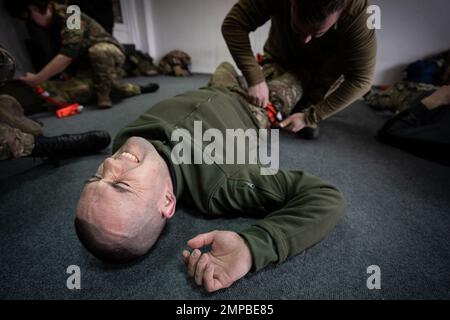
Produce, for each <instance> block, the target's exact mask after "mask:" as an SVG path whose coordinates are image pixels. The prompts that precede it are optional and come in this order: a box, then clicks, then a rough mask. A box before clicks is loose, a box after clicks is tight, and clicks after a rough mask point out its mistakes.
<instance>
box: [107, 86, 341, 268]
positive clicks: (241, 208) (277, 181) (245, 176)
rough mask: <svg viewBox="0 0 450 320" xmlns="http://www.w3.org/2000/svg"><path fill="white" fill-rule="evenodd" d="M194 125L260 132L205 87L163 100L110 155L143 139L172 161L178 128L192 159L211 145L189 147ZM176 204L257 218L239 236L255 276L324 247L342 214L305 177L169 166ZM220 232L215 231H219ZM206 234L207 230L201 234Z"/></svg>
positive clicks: (238, 106)
mask: <svg viewBox="0 0 450 320" xmlns="http://www.w3.org/2000/svg"><path fill="white" fill-rule="evenodd" d="M194 121H202V124H203V132H205V131H206V130H208V129H218V130H220V131H221V132H223V133H225V130H227V129H239V128H241V129H257V126H256V123H255V121H254V119H253V118H252V115H251V114H250V112H249V111H248V110H247V107H246V105H245V102H244V101H241V100H240V99H239V98H238V97H235V96H232V95H231V94H230V92H229V91H227V90H226V89H222V88H204V89H200V90H196V91H191V92H187V93H185V94H182V95H179V96H177V97H175V98H173V99H168V100H166V101H163V102H161V103H159V104H157V105H156V106H154V107H153V108H152V109H151V110H149V111H148V112H146V113H144V114H143V115H142V116H141V117H140V118H139V119H138V120H136V121H135V122H134V123H133V124H131V125H129V126H128V127H126V128H125V129H123V130H122V131H121V132H120V133H119V134H118V136H117V137H116V139H115V142H114V147H113V149H114V152H115V150H117V149H118V148H120V146H121V145H123V144H124V143H125V141H126V140H127V139H128V138H130V137H133V136H139V137H143V138H146V139H148V140H149V141H151V142H152V144H153V145H154V146H155V147H156V148H157V150H158V151H159V152H160V153H163V154H164V155H165V156H166V157H165V158H168V159H171V150H172V149H173V148H174V147H175V145H177V143H178V141H171V136H172V132H173V131H174V130H175V129H186V130H187V131H188V132H190V133H191V135H192V143H191V146H192V154H194V152H198V151H201V150H203V148H204V147H205V146H206V145H208V144H209V142H203V141H197V140H194V139H195V136H194ZM173 169H174V171H175V176H176V186H177V187H176V188H177V192H176V196H177V200H178V202H179V203H184V204H185V205H190V206H194V207H195V208H196V209H197V210H198V211H199V212H201V213H202V214H204V215H212V216H222V215H233V216H236V215H245V216H250V217H253V218H256V219H259V220H258V221H257V222H256V223H255V224H254V226H252V227H250V228H247V229H245V230H242V231H241V232H240V233H239V234H240V235H241V236H242V237H243V238H244V239H245V240H246V242H247V244H248V245H249V248H250V251H251V252H252V257H253V270H254V271H256V270H260V269H262V268H263V267H265V266H267V265H268V264H271V263H281V262H283V261H285V260H286V259H287V258H289V257H291V256H294V255H296V254H298V253H300V252H302V251H303V250H305V249H306V248H308V247H310V246H312V245H314V244H315V243H317V242H318V241H320V240H322V239H323V238H324V237H325V236H326V235H327V234H328V233H329V232H330V231H331V230H332V229H333V228H334V226H335V225H336V223H337V221H338V219H339V218H340V216H341V215H342V213H343V207H344V205H343V200H342V196H341V194H340V193H339V191H338V190H337V189H336V188H334V187H333V186H330V185H328V184H326V183H323V182H322V181H320V180H319V179H318V178H316V177H313V176H311V175H309V174H307V173H304V172H301V171H298V172H283V171H279V172H278V173H277V174H275V175H269V176H262V175H261V173H260V166H259V165H237V164H236V165H230V164H224V165H220V164H212V165H207V164H197V165H188V164H181V165H173ZM217 227H218V229H220V225H219V226H217ZM205 231H207V230H205Z"/></svg>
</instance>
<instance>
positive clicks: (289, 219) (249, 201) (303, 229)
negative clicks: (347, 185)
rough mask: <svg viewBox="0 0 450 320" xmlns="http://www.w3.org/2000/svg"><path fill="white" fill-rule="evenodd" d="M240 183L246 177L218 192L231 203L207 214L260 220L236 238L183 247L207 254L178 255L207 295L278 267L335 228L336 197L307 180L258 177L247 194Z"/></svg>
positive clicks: (218, 235)
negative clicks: (206, 248)
mask: <svg viewBox="0 0 450 320" xmlns="http://www.w3.org/2000/svg"><path fill="white" fill-rule="evenodd" d="M245 178H247V179H248V178H249V177H237V178H236V180H233V181H231V182H230V183H229V184H228V185H227V187H226V190H222V191H221V192H224V194H226V195H233V197H232V199H230V196H227V197H223V196H217V197H215V198H214V199H213V203H212V206H211V209H212V211H213V213H214V212H225V211H227V212H233V213H246V214H255V215H256V216H259V217H261V216H265V217H264V218H263V219H261V220H259V221H258V222H257V223H255V225H253V226H252V227H250V228H248V229H246V230H243V231H241V232H239V233H234V232H220V231H215V232H212V233H209V234H206V235H199V236H197V237H196V238H194V239H192V240H191V241H189V242H188V246H189V247H191V248H192V249H200V248H202V247H203V246H205V245H208V244H211V245H212V246H211V250H210V252H207V253H204V254H202V253H201V252H200V250H194V251H193V252H192V254H189V252H187V251H185V252H183V257H184V259H185V262H186V264H187V266H188V273H189V275H190V276H192V277H195V279H196V282H197V284H199V285H202V284H203V285H204V286H205V288H206V289H207V290H208V291H215V290H218V289H221V288H227V287H229V286H230V285H231V284H232V283H233V282H235V281H237V280H239V279H240V278H242V277H244V276H245V275H246V274H247V273H248V272H249V271H259V270H261V269H263V268H264V267H266V266H267V265H269V264H273V263H282V262H284V261H285V260H286V259H288V258H289V257H292V256H295V255H297V254H299V253H301V252H302V251H304V250H305V249H307V248H309V247H311V246H313V245H314V244H316V243H317V242H319V241H321V240H322V239H324V238H325V236H326V235H327V234H328V233H329V232H330V231H331V230H332V229H333V228H334V227H335V225H336V223H337V221H338V220H339V218H340V217H341V215H342V213H343V211H344V210H343V209H344V201H343V199H342V196H341V194H340V193H339V191H338V190H337V189H336V188H334V187H332V186H330V185H327V184H325V183H323V182H321V181H320V180H319V179H318V178H316V177H313V176H311V175H308V174H305V173H302V172H279V173H278V174H277V175H275V176H265V177H261V176H259V177H257V178H256V179H254V180H252V183H248V184H247V185H248V186H249V189H247V190H245V189H243V186H244V184H242V183H241V182H242V179H245ZM236 181H237V183H236ZM221 192H219V193H221ZM255 208H256V210H258V209H259V210H260V212H256V211H255ZM249 253H250V257H249Z"/></svg>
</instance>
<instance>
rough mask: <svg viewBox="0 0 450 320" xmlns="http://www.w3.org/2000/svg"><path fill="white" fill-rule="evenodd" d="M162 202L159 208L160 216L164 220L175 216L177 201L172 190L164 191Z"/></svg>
mask: <svg viewBox="0 0 450 320" xmlns="http://www.w3.org/2000/svg"><path fill="white" fill-rule="evenodd" d="M163 200H164V202H163V205H162V208H161V214H162V215H163V216H164V217H165V218H166V219H171V218H172V217H173V215H174V214H175V210H176V206H177V199H176V197H175V195H174V194H173V192H172V190H168V191H166V194H165V195H164V199H163Z"/></svg>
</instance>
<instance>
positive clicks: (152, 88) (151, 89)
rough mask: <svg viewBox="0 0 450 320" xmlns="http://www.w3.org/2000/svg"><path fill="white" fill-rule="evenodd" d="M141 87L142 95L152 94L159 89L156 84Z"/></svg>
mask: <svg viewBox="0 0 450 320" xmlns="http://www.w3.org/2000/svg"><path fill="white" fill-rule="evenodd" d="M140 87H141V93H142V94H146V93H153V92H156V91H158V89H159V84H157V83H149V84H147V85H145V86H140Z"/></svg>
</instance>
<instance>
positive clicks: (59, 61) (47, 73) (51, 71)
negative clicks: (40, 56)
mask: <svg viewBox="0 0 450 320" xmlns="http://www.w3.org/2000/svg"><path fill="white" fill-rule="evenodd" d="M71 63H72V58H69V57H67V56H65V55H62V54H58V55H57V56H56V57H54V58H53V60H52V61H50V62H49V63H48V64H47V65H46V66H45V67H44V68H43V69H42V70H41V71H40V72H39V73H38V74H37V75H36V76H37V77H38V79H39V82H44V81H47V80H48V79H50V78H52V77H53V76H55V75H57V74H58V73H61V72H63V71H64V70H66V68H67V67H68V66H69V65H70V64H71Z"/></svg>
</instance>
